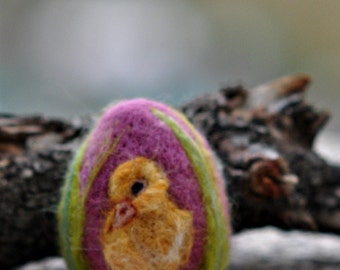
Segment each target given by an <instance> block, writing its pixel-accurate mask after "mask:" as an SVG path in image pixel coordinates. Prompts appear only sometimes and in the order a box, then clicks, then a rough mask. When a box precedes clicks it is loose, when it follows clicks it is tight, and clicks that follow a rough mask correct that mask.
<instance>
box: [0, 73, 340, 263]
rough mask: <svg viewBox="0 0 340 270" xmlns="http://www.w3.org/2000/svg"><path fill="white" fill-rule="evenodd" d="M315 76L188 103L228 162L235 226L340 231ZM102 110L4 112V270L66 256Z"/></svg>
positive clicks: (0, 120) (0, 191)
mask: <svg viewBox="0 0 340 270" xmlns="http://www.w3.org/2000/svg"><path fill="white" fill-rule="evenodd" d="M308 82H309V79H308V78H307V77H306V76H293V77H286V78H281V79H279V80H277V81H274V82H271V83H268V84H265V85H262V86H259V87H257V88H254V89H250V90H246V89H244V88H242V87H240V86H238V87H227V88H223V89H221V90H220V91H218V92H216V93H212V94H209V95H206V96H203V97H200V98H197V99H195V100H193V101H191V102H189V103H187V104H185V105H183V106H181V107H180V109H182V110H183V112H184V113H185V114H186V115H187V116H188V118H189V119H190V120H191V121H192V122H193V123H194V125H195V126H196V127H197V128H199V129H200V130H201V132H202V133H203V134H204V135H205V136H206V137H207V138H208V140H209V142H210V143H211V145H212V147H213V148H214V150H215V151H216V154H217V155H218V156H219V158H220V159H221V161H222V165H223V170H224V173H225V176H226V179H227V183H228V193H229V196H230V199H231V211H232V220H233V227H234V231H235V232H237V231H240V230H243V229H245V228H253V227H260V226H265V225H269V224H271V225H275V226H278V227H281V228H301V229H305V230H320V231H332V232H336V233H339V232H340V218H339V215H340V213H339V212H340V191H339V190H340V179H339V175H340V169H339V167H337V166H334V165H330V164H327V163H326V162H325V161H324V160H323V159H322V158H320V157H319V156H318V155H317V154H316V153H315V152H313V149H312V146H313V140H314V138H315V136H316V134H317V132H318V131H319V130H320V129H321V128H322V126H323V125H324V124H325V123H326V121H327V119H328V114H327V113H325V112H322V111H318V110H316V109H315V108H314V107H312V106H310V105H309V104H307V103H306V102H305V101H304V89H305V87H306V85H307V84H308ZM93 123H94V119H93V118H74V119H71V120H65V119H51V118H45V117H43V116H18V115H4V114H3V115H1V116H0V269H9V268H11V267H14V266H16V265H20V264H22V263H24V262H26V261H29V260H34V259H39V258H43V257H46V256H52V255H57V254H58V247H57V240H56V239H57V234H56V220H55V215H54V214H55V207H56V205H57V201H58V198H59V189H60V186H61V183H62V179H63V176H64V174H65V170H66V168H67V163H68V162H69V160H70V159H71V156H72V155H73V153H74V151H75V150H76V149H77V147H78V146H79V143H80V142H81V141H82V139H83V137H84V135H85V134H86V133H87V131H88V130H89V128H90V127H91V126H92V124H93Z"/></svg>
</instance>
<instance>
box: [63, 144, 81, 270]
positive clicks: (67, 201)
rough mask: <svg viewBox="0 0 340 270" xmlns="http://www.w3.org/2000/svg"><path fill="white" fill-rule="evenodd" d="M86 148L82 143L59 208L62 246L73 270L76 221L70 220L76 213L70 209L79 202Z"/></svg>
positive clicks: (69, 172)
mask: <svg viewBox="0 0 340 270" xmlns="http://www.w3.org/2000/svg"><path fill="white" fill-rule="evenodd" d="M85 148H86V142H85V143H84V144H83V145H82V147H81V148H80V150H79V151H78V153H77V155H76V157H75V158H74V160H73V162H72V164H71V166H70V168H69V171H68V174H67V177H66V183H65V185H64V188H63V191H62V200H61V203H60V205H59V209H58V219H59V232H61V233H60V240H61V246H62V254H63V255H64V258H66V260H67V262H68V265H69V267H70V268H71V270H76V269H77V267H76V265H75V261H74V251H73V250H71V246H72V245H73V244H71V242H72V243H73V241H74V239H75V238H74V237H72V238H71V239H70V235H72V234H71V233H70V232H72V231H73V229H74V228H72V225H74V223H73V222H70V220H71V219H73V218H74V215H75V213H74V212H73V211H70V208H73V207H74V205H76V204H77V203H76V201H77V199H78V198H79V175H78V173H79V170H80V166H81V161H82V158H83V156H84V153H85ZM71 192H72V198H71ZM70 215H72V216H70ZM70 224H71V226H70ZM78 269H79V268H78ZM84 269H85V268H84Z"/></svg>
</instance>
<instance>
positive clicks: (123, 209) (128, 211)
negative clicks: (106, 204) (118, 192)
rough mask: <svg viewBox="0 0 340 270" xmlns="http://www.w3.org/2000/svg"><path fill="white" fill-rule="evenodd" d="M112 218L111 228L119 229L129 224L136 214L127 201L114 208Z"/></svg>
mask: <svg viewBox="0 0 340 270" xmlns="http://www.w3.org/2000/svg"><path fill="white" fill-rule="evenodd" d="M114 210H115V211H114V216H113V220H112V227H113V228H120V227H122V226H124V225H125V224H127V223H128V222H130V221H131V220H132V219H133V218H134V217H135V216H136V214H137V210H136V208H135V207H134V206H133V205H132V204H131V202H128V201H122V202H119V203H117V204H116V205H115V206H114Z"/></svg>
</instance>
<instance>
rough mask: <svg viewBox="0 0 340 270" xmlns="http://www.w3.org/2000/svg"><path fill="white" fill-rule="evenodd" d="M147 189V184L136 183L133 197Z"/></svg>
mask: <svg viewBox="0 0 340 270" xmlns="http://www.w3.org/2000/svg"><path fill="white" fill-rule="evenodd" d="M144 187H145V182H144V181H141V180H139V181H136V182H134V183H133V184H132V186H131V194H132V195H133V196H137V195H138V194H139V193H140V192H141V191H142V190H143V189H144Z"/></svg>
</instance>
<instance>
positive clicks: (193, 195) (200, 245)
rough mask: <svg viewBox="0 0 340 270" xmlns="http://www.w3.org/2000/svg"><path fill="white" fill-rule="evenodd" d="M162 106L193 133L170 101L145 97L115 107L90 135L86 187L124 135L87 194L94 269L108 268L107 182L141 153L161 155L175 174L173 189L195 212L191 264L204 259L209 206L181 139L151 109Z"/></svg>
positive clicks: (87, 236)
mask: <svg viewBox="0 0 340 270" xmlns="http://www.w3.org/2000/svg"><path fill="white" fill-rule="evenodd" d="M152 108H156V109H158V110H160V111H162V112H164V113H166V114H167V115H168V116H170V117H172V118H173V119H174V120H175V121H176V122H177V123H178V125H179V126H180V127H181V129H182V130H184V131H185V132H186V133H187V134H188V135H189V136H190V137H193V135H192V132H191V131H190V129H189V128H188V127H187V126H186V125H185V124H184V123H183V121H182V120H180V119H179V117H177V116H176V115H175V114H174V113H173V112H172V111H171V110H170V109H169V108H168V107H167V106H165V105H163V104H160V103H157V102H153V101H148V100H144V99H135V100H131V101H125V102H121V103H119V104H117V105H116V106H113V107H111V108H109V109H108V110H107V111H106V112H105V113H104V115H103V116H102V118H101V119H100V121H99V123H98V125H97V127H96V128H95V129H94V131H93V132H92V134H91V135H90V139H89V142H88V146H87V149H86V152H85V155H84V159H83V163H82V167H81V171H80V178H81V183H80V189H81V191H84V190H85V187H86V184H87V181H88V178H89V175H90V174H91V171H92V170H93V169H94V166H95V164H96V162H97V160H98V159H99V158H100V157H101V156H103V155H105V153H107V151H108V150H109V148H110V147H111V146H112V144H113V143H114V142H115V141H117V139H119V141H118V144H117V145H116V147H115V150H114V152H113V153H112V154H110V155H109V156H108V158H107V160H106V162H105V163H104V165H103V167H102V169H101V170H100V172H99V173H98V175H97V177H96V178H95V179H94V182H93V185H92V187H91V189H90V191H89V194H88V197H87V198H86V218H85V224H84V232H83V236H84V238H83V247H84V249H85V250H86V251H87V256H88V257H89V261H90V263H91V264H92V267H93V269H98V270H101V269H103V270H104V269H107V266H106V265H105V261H104V258H103V254H102V252H101V245H100V242H99V239H98V235H99V231H100V228H101V227H102V222H103V212H105V210H107V209H108V196H107V184H108V180H109V177H110V175H111V174H112V172H113V171H114V170H115V168H117V166H118V165H119V164H121V163H123V162H125V161H127V160H130V159H132V158H134V157H136V156H143V157H146V158H148V159H151V160H153V161H155V162H156V163H157V164H158V165H159V166H161V167H162V169H163V170H164V172H165V173H166V174H167V176H168V179H169V180H170V187H169V195H170V197H171V199H172V200H173V201H174V202H175V203H176V204H177V205H178V206H179V207H180V208H184V209H188V210H190V211H191V212H193V216H194V221H193V222H194V228H195V240H194V246H193V250H192V254H191V257H190V261H189V263H188V264H187V265H186V266H185V267H184V268H183V269H185V270H189V269H196V268H198V266H199V265H200V263H201V260H202V257H203V252H204V242H205V237H206V220H205V210H204V205H203V202H202V194H201V189H200V186H199V182H198V180H197V178H196V176H195V174H194V171H193V168H192V166H191V164H190V161H189V159H188V158H187V156H186V154H185V152H184V150H183V148H182V147H181V144H180V143H179V141H178V140H177V138H176V137H175V135H174V134H173V133H172V131H171V129H170V128H169V127H168V126H167V125H165V124H164V123H163V122H162V121H160V120H159V119H158V118H157V117H155V116H154V115H153V114H152V113H151V109H152Z"/></svg>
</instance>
